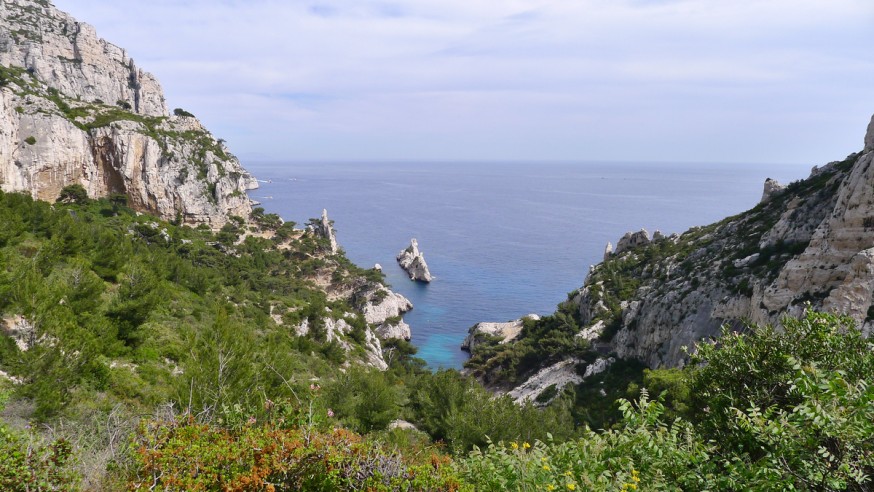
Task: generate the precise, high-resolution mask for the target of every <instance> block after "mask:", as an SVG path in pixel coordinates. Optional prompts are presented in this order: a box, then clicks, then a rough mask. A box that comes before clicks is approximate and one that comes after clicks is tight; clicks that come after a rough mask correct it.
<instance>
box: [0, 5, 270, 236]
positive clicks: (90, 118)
mask: <svg viewBox="0 0 874 492" xmlns="http://www.w3.org/2000/svg"><path fill="white" fill-rule="evenodd" d="M70 184H81V185H82V186H84V188H85V190H86V191H87V192H88V195H89V196H90V197H91V198H99V197H106V196H109V195H111V194H124V195H126V196H127V197H128V204H129V205H130V206H131V207H132V208H134V209H136V210H139V211H142V212H148V213H152V214H155V215H157V216H159V217H161V218H164V219H167V220H178V221H181V222H185V223H190V224H201V223H203V224H207V225H209V226H211V227H213V228H219V227H221V226H222V225H223V224H225V223H226V222H227V221H228V220H229V218H230V217H232V216H239V217H243V218H248V216H249V214H250V213H251V211H252V206H251V201H250V200H249V198H248V196H247V195H246V191H247V190H250V189H253V188H256V187H257V183H256V181H255V180H254V179H253V178H252V176H251V175H250V174H249V173H248V172H246V171H245V170H244V169H243V168H242V166H241V165H240V162H239V161H238V160H237V159H236V158H235V157H234V156H233V155H232V154H231V153H230V151H229V149H228V148H227V147H226V146H225V143H224V141H222V140H220V139H216V138H215V137H214V136H213V135H212V134H210V133H209V132H208V131H207V130H206V129H205V128H204V127H203V125H201V124H200V122H199V121H198V120H197V118H195V117H194V116H193V115H191V114H190V113H188V112H186V111H184V110H175V111H174V112H173V113H171V112H170V111H168V109H167V107H166V105H165V102H164V94H163V91H162V90H161V86H160V84H159V83H158V81H157V80H156V79H155V77H154V76H152V75H151V74H150V73H148V72H145V71H143V70H142V69H140V68H139V67H138V66H137V65H136V63H135V62H134V60H133V59H132V58H131V57H130V56H129V55H128V53H127V52H126V51H125V50H124V49H122V48H119V47H118V46H115V45H113V44H111V43H109V42H107V41H105V40H103V39H101V38H99V37H98V36H97V33H96V32H95V30H94V28H93V27H92V26H90V25H88V24H85V23H82V22H78V21H77V20H76V19H74V18H73V17H71V16H70V15H68V14H66V13H64V12H61V11H59V10H58V9H56V8H55V7H54V6H52V5H51V4H50V3H48V2H44V1H38V0H8V1H4V2H2V3H0V187H2V189H3V190H4V191H23V192H27V193H30V194H31V195H32V196H33V197H34V198H39V199H41V200H47V201H54V200H55V199H57V198H58V194H59V193H60V191H61V189H62V188H64V187H65V186H67V185H70Z"/></svg>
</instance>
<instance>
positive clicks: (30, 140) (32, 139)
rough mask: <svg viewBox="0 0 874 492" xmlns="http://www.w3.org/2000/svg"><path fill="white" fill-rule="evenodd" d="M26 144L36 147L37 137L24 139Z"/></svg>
mask: <svg viewBox="0 0 874 492" xmlns="http://www.w3.org/2000/svg"><path fill="white" fill-rule="evenodd" d="M24 143H26V144H27V145H34V144H36V137H34V136H33V135H31V136H29V137H27V138H25V139H24Z"/></svg>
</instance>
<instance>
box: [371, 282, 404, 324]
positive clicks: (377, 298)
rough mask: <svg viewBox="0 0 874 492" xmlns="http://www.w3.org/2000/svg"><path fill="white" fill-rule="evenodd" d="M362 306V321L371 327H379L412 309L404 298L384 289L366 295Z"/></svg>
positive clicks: (380, 288) (379, 288)
mask: <svg viewBox="0 0 874 492" xmlns="http://www.w3.org/2000/svg"><path fill="white" fill-rule="evenodd" d="M367 297H368V300H367V302H366V304H365V306H364V309H363V311H364V320H365V321H367V323H369V324H371V325H380V324H382V323H385V321H386V320H387V319H389V318H396V317H398V316H400V315H402V314H404V313H406V312H407V311H409V310H411V309H413V303H412V302H410V300H409V299H407V298H406V297H404V296H402V295H400V294H398V293H397V292H392V291H390V290H388V289H386V288H385V287H382V286H380V287H378V288H377V289H375V290H373V291H372V292H370V293H369V294H368V296H367Z"/></svg>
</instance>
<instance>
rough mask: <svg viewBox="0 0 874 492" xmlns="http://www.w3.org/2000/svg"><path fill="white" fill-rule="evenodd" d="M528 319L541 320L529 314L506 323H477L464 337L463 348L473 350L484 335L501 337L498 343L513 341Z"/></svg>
mask: <svg viewBox="0 0 874 492" xmlns="http://www.w3.org/2000/svg"><path fill="white" fill-rule="evenodd" d="M526 319H533V320H539V319H540V316H538V315H536V314H529V315H527V316H523V317H522V318H520V319H517V320H513V321H508V322H506V323H490V322H482V323H477V324H475V325H473V326H472V327H470V330H468V334H467V336H466V337H465V338H464V341H463V342H461V349H462V350H467V351H468V352H473V350H474V348H475V347H476V344H477V342H478V340H482V338H483V337H499V338H501V340H500V341H499V342H498V343H501V344H505V343H507V342H511V341H513V340H515V339H516V338H517V337H519V334H520V333H522V327H523V326H524V324H525V320H526Z"/></svg>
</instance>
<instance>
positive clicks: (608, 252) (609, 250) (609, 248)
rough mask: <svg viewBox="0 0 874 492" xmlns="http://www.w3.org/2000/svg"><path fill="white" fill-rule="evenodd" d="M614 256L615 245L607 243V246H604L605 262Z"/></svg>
mask: <svg viewBox="0 0 874 492" xmlns="http://www.w3.org/2000/svg"><path fill="white" fill-rule="evenodd" d="M612 255H613V243H611V242H609V241H608V242H607V246H604V258H603V259H604V261H607V259H608V258H610V256H612Z"/></svg>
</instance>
